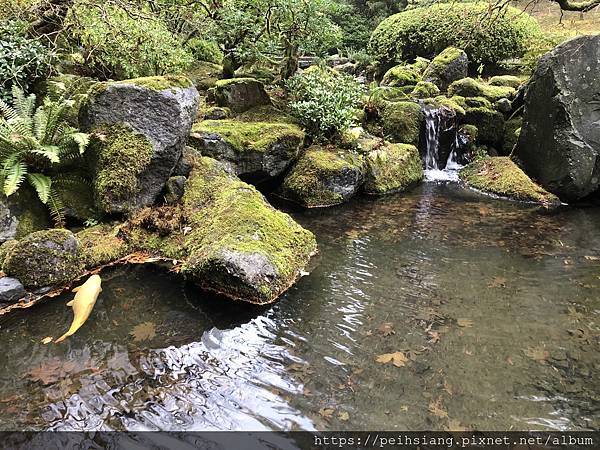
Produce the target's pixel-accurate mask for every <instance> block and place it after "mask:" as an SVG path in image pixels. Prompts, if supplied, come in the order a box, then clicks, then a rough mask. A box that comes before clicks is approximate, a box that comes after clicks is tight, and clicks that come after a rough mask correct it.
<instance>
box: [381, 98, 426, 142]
mask: <svg viewBox="0 0 600 450" xmlns="http://www.w3.org/2000/svg"><path fill="white" fill-rule="evenodd" d="M380 115H381V121H382V125H383V131H384V133H385V134H386V136H388V137H389V139H390V140H391V141H392V142H402V143H405V144H412V145H415V146H417V145H418V144H419V134H420V131H421V122H422V120H423V114H422V112H421V107H420V106H419V105H418V104H417V103H414V102H385V103H384V104H383V106H382V108H381V109H380Z"/></svg>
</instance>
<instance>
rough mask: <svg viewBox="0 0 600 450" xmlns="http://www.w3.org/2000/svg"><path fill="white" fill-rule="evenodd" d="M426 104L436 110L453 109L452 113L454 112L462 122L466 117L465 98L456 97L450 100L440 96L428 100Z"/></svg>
mask: <svg viewBox="0 0 600 450" xmlns="http://www.w3.org/2000/svg"><path fill="white" fill-rule="evenodd" d="M425 104H426V105H429V106H432V107H434V108H441V107H444V108H447V109H451V110H452V111H454V114H455V115H456V117H458V118H459V119H460V120H462V118H463V117H464V116H465V104H464V98H463V97H456V96H455V97H452V98H448V97H446V96H445V95H438V96H437V97H434V98H433V99H426V101H425Z"/></svg>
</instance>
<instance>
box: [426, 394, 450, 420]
mask: <svg viewBox="0 0 600 450" xmlns="http://www.w3.org/2000/svg"><path fill="white" fill-rule="evenodd" d="M429 412H430V413H431V414H433V415H434V416H436V417H439V418H440V419H445V418H447V417H448V413H447V412H446V411H444V409H443V408H442V398H441V397H439V398H438V399H437V400H436V401H434V402H431V403H430V404H429Z"/></svg>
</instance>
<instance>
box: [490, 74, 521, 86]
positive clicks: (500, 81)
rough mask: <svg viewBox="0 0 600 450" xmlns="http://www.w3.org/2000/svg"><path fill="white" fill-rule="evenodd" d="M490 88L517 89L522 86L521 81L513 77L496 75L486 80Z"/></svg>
mask: <svg viewBox="0 0 600 450" xmlns="http://www.w3.org/2000/svg"><path fill="white" fill-rule="evenodd" d="M488 84H489V85H490V86H504V87H510V88H513V89H518V88H519V86H521V85H522V84H523V80H521V79H520V78H519V77H516V76H514V75H496V76H495V77H492V78H490V79H489V80H488Z"/></svg>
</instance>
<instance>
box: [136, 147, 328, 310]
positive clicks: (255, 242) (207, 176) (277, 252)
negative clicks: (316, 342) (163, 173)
mask: <svg viewBox="0 0 600 450" xmlns="http://www.w3.org/2000/svg"><path fill="white" fill-rule="evenodd" d="M138 214H144V215H145V217H144V218H143V220H139V221H136V220H135V219H133V220H132V222H133V225H131V226H130V227H129V229H127V230H126V231H125V235H126V236H127V239H128V241H129V243H130V245H132V246H133V247H137V248H141V249H146V250H150V251H152V252H156V253H157V254H159V255H162V256H164V257H168V258H172V259H177V260H179V261H182V266H181V273H182V274H183V275H184V276H185V277H186V278H187V279H189V280H190V281H192V282H195V283H197V284H199V285H200V286H202V287H203V288H205V289H208V290H211V291H215V292H218V293H220V294H223V295H225V296H227V297H229V298H232V299H236V300H242V301H246V302H250V303H257V304H265V303H270V302H273V301H274V300H275V299H276V298H277V297H279V296H280V295H281V294H282V293H283V292H285V291H286V290H287V289H288V288H289V287H290V286H291V285H292V284H293V283H294V282H295V281H296V280H297V279H298V278H299V277H300V275H301V272H302V271H303V270H304V268H305V266H306V264H307V263H308V261H309V259H310V257H311V256H312V255H313V254H314V253H315V252H316V249H317V246H316V240H315V237H314V236H313V234H312V233H310V232H309V231H307V230H305V229H303V228H302V227H301V226H300V225H298V224H297V223H296V222H294V220H293V219H292V218H291V217H290V216H288V215H287V214H284V213H282V212H280V211H277V210H276V209H274V208H273V207H272V206H271V205H269V204H268V203H267V201H266V200H265V198H264V197H263V196H262V194H261V193H260V192H258V191H257V190H256V189H255V188H254V187H253V186H251V185H248V184H246V183H244V182H242V181H241V180H239V179H238V178H237V177H236V176H234V175H231V174H229V173H227V171H226V170H224V168H223V165H222V164H221V163H219V162H218V161H215V160H214V159H211V158H206V157H197V158H196V159H195V161H194V169H193V170H192V172H191V174H190V177H189V179H188V182H187V185H186V190H185V194H184V196H183V199H182V202H181V205H178V206H177V207H162V208H153V209H150V208H147V209H146V210H142V211H140V212H139V213H138ZM165 215H168V219H169V220H171V224H170V225H168V222H169V220H165ZM153 216H157V220H154V219H153ZM177 219H179V221H180V222H178V221H177ZM155 225H158V226H160V227H162V228H160V229H159V228H156V227H155ZM167 225H168V226H167ZM184 227H186V232H185V233H184V232H182V229H183V228H184Z"/></svg>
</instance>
